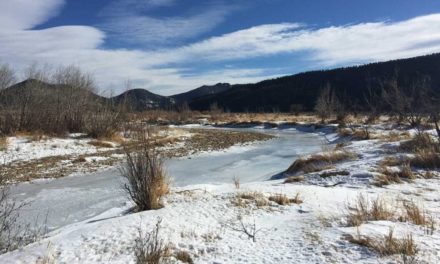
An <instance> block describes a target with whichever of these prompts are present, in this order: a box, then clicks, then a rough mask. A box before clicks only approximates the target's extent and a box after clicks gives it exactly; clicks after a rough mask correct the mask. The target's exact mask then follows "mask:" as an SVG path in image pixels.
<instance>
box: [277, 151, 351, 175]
mask: <svg viewBox="0 0 440 264" xmlns="http://www.w3.org/2000/svg"><path fill="white" fill-rule="evenodd" d="M355 158H356V155H355V154H354V153H352V152H348V151H340V150H335V151H330V152H324V153H320V154H314V155H311V156H310V157H308V158H299V159H297V160H295V162H294V163H293V164H292V165H291V166H290V167H289V168H288V169H287V171H286V173H288V174H294V173H297V172H299V171H303V172H306V171H309V172H310V169H313V168H314V167H320V168H325V167H327V166H329V165H332V164H333V163H335V162H340V161H344V160H350V159H355Z"/></svg>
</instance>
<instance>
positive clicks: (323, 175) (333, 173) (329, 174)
mask: <svg viewBox="0 0 440 264" xmlns="http://www.w3.org/2000/svg"><path fill="white" fill-rule="evenodd" d="M338 175H342V176H348V175H350V172H349V171H346V170H343V171H326V172H323V173H321V174H319V176H320V177H321V178H328V177H333V176H338Z"/></svg>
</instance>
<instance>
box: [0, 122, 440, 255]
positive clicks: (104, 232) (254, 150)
mask: <svg viewBox="0 0 440 264" xmlns="http://www.w3.org/2000/svg"><path fill="white" fill-rule="evenodd" d="M292 130H295V129H292ZM274 131H275V133H279V131H278V130H277V129H274ZM373 132H374V133H376V134H387V133H390V132H389V130H388V129H386V127H380V126H378V127H375V128H374V131H373ZM410 132H411V131H410ZM295 133H297V132H295ZM411 133H412V132H411ZM301 135H303V136H304V135H305V136H304V137H305V138H301V139H302V140H303V141H307V140H311V141H312V142H315V144H312V145H313V148H311V149H305V153H306V154H310V153H313V152H319V151H322V150H321V139H322V138H321V137H318V136H316V135H315V134H307V133H305V134H304V133H301ZM310 135H315V136H312V137H311V138H308V137H310ZM326 137H327V139H329V140H330V141H331V142H332V143H341V142H342V139H340V138H338V137H336V136H335V135H331V134H330V135H329V134H327V135H326ZM300 141H301V140H299V141H298V142H293V143H292V139H290V140H287V141H283V140H281V141H278V143H277V141H276V140H275V141H274V142H271V143H269V145H265V144H267V143H263V144H260V143H256V144H254V145H250V146H246V147H243V148H241V149H240V148H236V147H234V148H232V149H230V150H229V151H226V152H216V153H211V154H209V153H204V154H202V155H199V156H198V157H192V158H191V159H177V160H176V161H173V162H174V165H173V162H171V163H169V164H168V172H169V173H170V174H172V173H173V172H175V174H176V175H177V176H178V177H176V180H175V186H180V187H174V188H172V191H171V193H170V194H169V195H168V196H166V197H165V198H164V201H163V203H164V208H162V209H159V210H156V211H147V212H141V213H129V209H130V208H131V207H132V205H131V204H130V203H129V202H127V200H126V199H123V198H121V196H118V198H117V199H119V200H117V201H118V202H116V200H110V201H106V199H101V198H103V196H98V197H99V198H100V199H97V200H98V201H93V199H89V200H81V199H79V201H80V202H79V203H75V202H74V201H72V203H73V204H72V207H70V205H67V206H65V207H66V210H70V209H69V208H71V210H72V211H76V210H77V209H78V211H81V210H80V208H76V207H75V206H80V207H81V206H82V207H83V208H87V210H89V213H90V217H87V214H84V215H83V216H82V217H80V218H78V219H77V221H66V222H63V223H61V224H60V223H56V224H54V226H57V225H60V227H59V228H57V229H54V230H52V231H51V232H50V233H49V234H48V235H47V237H45V238H44V239H42V240H40V241H39V242H37V243H34V244H31V245H28V246H26V247H25V248H23V249H20V250H17V251H14V252H10V253H7V254H4V255H2V256H0V263H38V261H41V260H42V259H43V258H45V259H54V260H55V261H56V263H134V253H133V249H134V243H135V239H136V238H137V237H138V233H139V230H141V231H142V232H150V231H151V230H152V229H153V227H154V226H155V224H156V223H157V221H158V219H161V231H160V237H161V238H162V239H163V240H164V242H165V243H166V244H167V245H168V246H169V247H170V250H171V251H172V252H173V253H175V252H179V251H185V252H187V253H189V254H190V256H191V258H192V259H193V260H194V262H195V263H402V260H403V258H402V256H400V255H393V256H383V257H380V256H378V254H376V253H375V252H373V251H371V250H369V249H367V248H365V247H361V246H359V245H356V244H354V243H351V242H350V241H349V237H350V236H351V237H359V235H362V236H368V237H373V238H374V237H375V238H382V237H383V236H384V235H386V234H388V232H389V230H390V228H392V229H393V230H394V236H395V237H396V238H404V237H406V236H407V235H409V234H411V235H412V238H413V239H414V242H415V244H416V246H417V249H418V254H417V257H416V259H415V260H414V261H415V262H413V263H439V262H440V234H439V232H438V230H436V229H437V224H438V220H439V219H440V218H439V217H440V184H439V176H440V174H439V173H438V171H437V172H434V173H433V177H432V178H431V179H422V178H420V177H419V178H417V179H416V180H414V181H413V182H407V181H404V182H403V183H401V184H391V185H386V186H383V187H376V186H374V185H373V184H372V183H373V182H374V177H375V176H376V175H377V174H378V171H379V169H380V162H381V161H382V160H383V158H384V157H385V156H390V155H391V156H392V155H393V152H392V151H391V150H392V149H393V148H395V147H396V146H398V145H399V141H393V142H389V141H387V140H383V139H370V140H361V141H352V142H350V143H346V146H345V147H344V151H347V152H350V153H352V154H353V158H352V159H350V160H347V161H342V162H336V163H334V164H332V166H331V167H329V168H326V169H325V170H324V172H328V173H330V172H342V171H344V172H345V171H346V172H348V174H346V173H340V174H343V175H338V173H335V176H329V177H323V176H322V173H323V172H322V171H319V172H310V173H306V174H305V179H304V181H302V182H295V183H284V180H271V181H269V180H268V179H269V178H271V177H272V176H275V175H277V174H278V173H280V172H281V171H283V170H285V169H287V167H289V165H290V164H291V163H292V162H293V160H294V159H295V157H297V155H298V154H299V153H298V152H301V151H298V150H300V149H301V146H302V145H301V143H300ZM269 142H270V141H269ZM287 142H291V143H292V145H288V144H287ZM271 144H273V145H271ZM310 144H311V143H310V142H308V143H307V144H305V145H310ZM282 146H285V148H282ZM295 146H296V148H295ZM262 147H264V151H263V150H262V149H261V148H262ZM331 147H334V145H333V144H332V145H331V146H329V148H331ZM324 148H325V147H324ZM288 149H291V150H292V152H291V153H289V152H286V151H287V150H288ZM307 150H308V151H309V152H308V153H307ZM327 151H328V150H327ZM239 157H243V159H242V160H241V159H239ZM288 160H290V161H289V162H288ZM180 162H187V163H185V165H181V164H179V163H180ZM202 164H205V166H206V167H201V166H202ZM206 164H208V165H209V166H208V165H206ZM217 165H219V167H216V166H217ZM173 166H175V167H174V168H173ZM179 168H180V170H179ZM251 168H253V169H251ZM216 173H218V174H216ZM416 173H419V171H416ZM421 173H424V172H423V171H420V174H421ZM106 175H108V174H106V173H105V172H103V173H102V174H100V176H99V177H97V178H93V177H89V178H88V180H89V181H94V180H96V183H97V184H98V185H99V184H100V183H101V181H102V182H103V183H105V184H103V188H102V190H105V188H106V187H108V186H109V185H112V186H113V187H112V188H116V187H117V186H114V183H115V182H112V181H106V180H105V177H106ZM179 175H180V177H182V176H185V177H183V178H179ZM209 175H212V179H210V178H209V177H208V176H209ZM242 175H243V177H242ZM234 176H236V177H237V178H240V179H241V181H242V182H241V184H240V187H239V188H237V187H236V186H234V184H233V182H232V178H233V177H234ZM112 177H113V176H112ZM72 179H73V180H72ZM78 179H81V178H80V177H79V176H74V177H67V178H64V179H59V180H54V181H51V182H48V184H49V185H48V186H46V187H43V186H39V187H41V188H43V190H46V191H47V192H41V193H40V192H37V191H35V193H34V194H31V192H30V191H28V192H27V191H26V187H25V186H33V185H34V184H41V183H40V182H37V183H31V184H21V185H20V187H23V189H21V191H18V190H20V189H17V192H15V195H17V197H18V196H19V195H21V196H23V197H27V198H26V199H32V198H34V197H37V196H38V197H40V198H39V199H41V200H40V202H41V201H44V202H46V203H51V202H53V200H51V199H55V197H57V193H58V196H60V194H62V193H65V194H72V195H75V196H78V197H82V196H83V195H87V191H86V189H85V188H83V187H82V186H81V185H78V184H80V182H81V181H80V180H78ZM197 179H199V180H200V181H199V184H197ZM63 180H64V181H69V180H71V181H72V189H68V188H67V189H64V190H63V189H62V188H63V184H60V186H59V188H58V189H57V188H55V187H54V185H53V184H55V183H56V182H58V181H63ZM43 184H45V183H44V182H43ZM50 184H52V185H50ZM75 184H77V185H75ZM87 184H90V182H87V181H86V182H85V185H87ZM188 184H189V185H188ZM37 186H38V185H37ZM90 186H91V187H90V190H89V191H90V192H95V189H94V188H93V186H92V185H90ZM65 187H66V186H64V188H65ZM75 187H77V189H75ZM51 190H53V192H51ZM108 192H109V193H112V194H114V190H112V189H111V188H110V189H108ZM277 195H278V196H284V195H285V196H287V197H289V198H294V197H296V196H297V195H299V198H300V199H301V200H302V201H303V202H302V203H299V204H296V203H291V204H286V205H279V204H277V203H276V202H274V201H269V198H270V197H272V196H277ZM359 195H363V196H364V197H367V199H368V200H370V201H373V200H375V199H376V198H377V197H380V198H381V199H382V200H383V201H386V204H387V205H388V206H390V207H391V208H392V209H393V210H395V211H396V214H400V213H401V212H400V211H401V210H402V204H404V203H405V202H413V203H415V204H417V205H419V207H420V208H422V210H423V211H424V214H426V215H429V216H430V217H431V219H433V220H434V221H435V224H434V226H432V227H429V226H424V225H416V224H414V223H412V222H411V221H404V220H402V219H399V218H398V217H396V219H387V220H381V221H373V220H368V221H365V222H364V223H362V224H360V225H359V226H358V227H353V226H348V225H347V223H346V222H347V218H346V216H347V213H348V206H347V205H348V204H352V203H354V202H355V201H356V200H357V199H358V198H359ZM248 196H251V197H257V198H255V199H253V198H242V197H248ZM257 200H258V201H260V202H257ZM99 201H101V202H103V203H106V202H107V203H108V204H107V205H106V206H104V207H102V206H101V205H100V202H99ZM261 201H264V202H261ZM58 202H60V201H58ZM37 203H38V199H37ZM41 204H42V202H41V203H40V205H41ZM60 204H62V202H61V203H60ZM95 206H96V207H95ZM60 213H61V214H62V212H60ZM72 214H73V215H75V212H72ZM238 219H242V220H241V222H242V223H243V225H244V226H245V227H247V228H248V229H249V228H251V227H252V226H253V225H254V223H255V227H256V229H257V230H258V232H257V234H256V235H255V241H253V240H252V239H249V237H248V236H247V235H246V234H245V233H244V232H241V231H237V229H238V230H240V229H241V223H240V221H239V220H238ZM171 255H173V254H171ZM169 260H170V261H171V262H178V261H177V260H176V259H175V258H174V257H172V256H171V257H170V258H169Z"/></svg>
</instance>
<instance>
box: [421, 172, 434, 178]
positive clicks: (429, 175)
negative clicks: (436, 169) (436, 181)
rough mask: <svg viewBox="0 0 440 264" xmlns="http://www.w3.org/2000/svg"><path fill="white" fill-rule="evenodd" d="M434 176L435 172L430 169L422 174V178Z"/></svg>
mask: <svg viewBox="0 0 440 264" xmlns="http://www.w3.org/2000/svg"><path fill="white" fill-rule="evenodd" d="M434 177H435V174H434V173H433V172H432V171H427V172H425V174H423V178H425V179H433V178H434Z"/></svg>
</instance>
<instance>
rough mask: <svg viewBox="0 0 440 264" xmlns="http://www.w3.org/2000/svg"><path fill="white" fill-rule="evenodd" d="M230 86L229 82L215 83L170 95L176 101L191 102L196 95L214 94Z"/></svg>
mask: <svg viewBox="0 0 440 264" xmlns="http://www.w3.org/2000/svg"><path fill="white" fill-rule="evenodd" d="M231 87H232V86H231V85H230V84H229V83H217V84H215V85H204V86H202V87H199V88H196V89H194V90H191V91H188V92H185V93H180V94H176V95H172V96H170V97H171V98H173V99H175V100H176V102H177V103H183V102H192V101H193V100H194V99H197V98H198V97H202V96H207V95H215V94H218V93H221V92H224V91H226V90H229V89H230V88H231Z"/></svg>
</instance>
